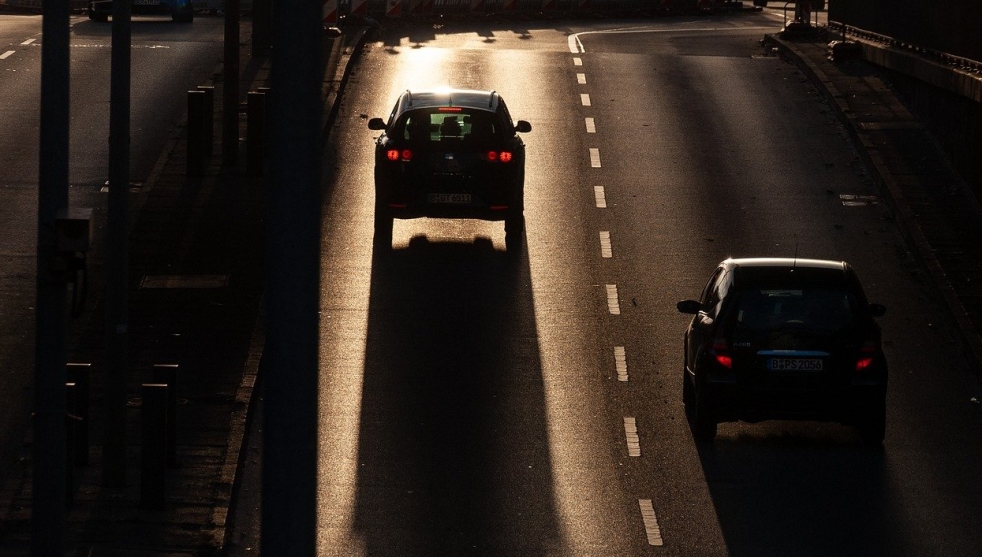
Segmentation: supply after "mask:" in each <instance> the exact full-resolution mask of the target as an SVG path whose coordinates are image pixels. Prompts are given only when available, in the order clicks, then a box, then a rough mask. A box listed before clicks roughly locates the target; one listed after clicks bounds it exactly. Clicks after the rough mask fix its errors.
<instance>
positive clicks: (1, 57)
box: [0, 50, 14, 60]
mask: <svg viewBox="0 0 982 557" xmlns="http://www.w3.org/2000/svg"><path fill="white" fill-rule="evenodd" d="M13 53H14V51H13V50H8V51H7V52H4V53H3V54H0V60H4V59H6V58H8V57H9V56H10V55H11V54H13Z"/></svg>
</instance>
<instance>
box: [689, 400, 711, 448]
mask: <svg viewBox="0 0 982 557" xmlns="http://www.w3.org/2000/svg"><path fill="white" fill-rule="evenodd" d="M692 394H693V397H694V400H693V401H692V403H691V404H690V405H689V406H690V407H691V408H692V410H691V413H690V414H691V415H690V420H691V426H692V435H693V436H694V437H696V438H697V439H704V440H707V441H711V440H712V439H713V438H714V437H716V428H717V424H716V417H715V416H714V415H713V409H712V407H711V406H710V401H709V397H708V396H707V394H708V393H706V392H705V387H703V388H701V389H700V388H694V389H693V393H692Z"/></svg>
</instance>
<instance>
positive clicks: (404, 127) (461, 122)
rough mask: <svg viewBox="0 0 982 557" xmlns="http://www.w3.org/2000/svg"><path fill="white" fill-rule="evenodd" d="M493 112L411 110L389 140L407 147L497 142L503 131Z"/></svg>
mask: <svg viewBox="0 0 982 557" xmlns="http://www.w3.org/2000/svg"><path fill="white" fill-rule="evenodd" d="M501 127H502V126H500V125H499V123H498V122H497V119H496V118H495V115H494V113H493V112H489V111H486V110H477V109H470V108H460V107H441V108H433V109H425V110H413V111H411V112H408V113H406V114H405V115H403V117H402V118H400V119H399V121H398V122H396V125H395V126H394V128H393V129H392V130H391V133H390V137H398V138H401V139H403V140H405V141H408V142H410V143H416V144H427V143H441V142H470V143H475V144H485V143H490V142H494V141H498V140H500V138H501V136H502V133H503V130H502V129H501Z"/></svg>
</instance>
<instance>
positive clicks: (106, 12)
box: [86, 0, 194, 23]
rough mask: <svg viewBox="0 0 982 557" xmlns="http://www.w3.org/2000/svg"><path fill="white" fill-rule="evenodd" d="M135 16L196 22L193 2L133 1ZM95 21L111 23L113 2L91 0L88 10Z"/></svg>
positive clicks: (108, 0) (165, 0)
mask: <svg viewBox="0 0 982 557" xmlns="http://www.w3.org/2000/svg"><path fill="white" fill-rule="evenodd" d="M131 10H132V14H133V15H169V16H171V18H172V19H173V20H174V21H177V22H186V23H190V22H192V21H194V2H192V0H132V7H131ZM86 13H87V14H88V16H89V19H91V20H93V21H103V22H105V21H109V17H110V16H112V15H113V0H89V7H88V9H87V10H86Z"/></svg>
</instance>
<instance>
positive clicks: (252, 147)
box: [246, 91, 266, 176]
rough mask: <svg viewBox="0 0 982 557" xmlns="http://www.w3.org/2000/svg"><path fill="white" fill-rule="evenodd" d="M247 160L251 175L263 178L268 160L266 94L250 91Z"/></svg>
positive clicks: (248, 99) (248, 98)
mask: <svg viewBox="0 0 982 557" xmlns="http://www.w3.org/2000/svg"><path fill="white" fill-rule="evenodd" d="M246 97H247V99H246V100H247V109H248V112H249V114H248V117H247V120H246V136H247V137H246V158H247V159H248V165H249V175H250V176H262V175H263V165H264V162H265V159H266V149H265V145H266V139H265V136H266V94H265V93H260V92H258V91H250V92H249V93H248V94H247V95H246Z"/></svg>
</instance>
